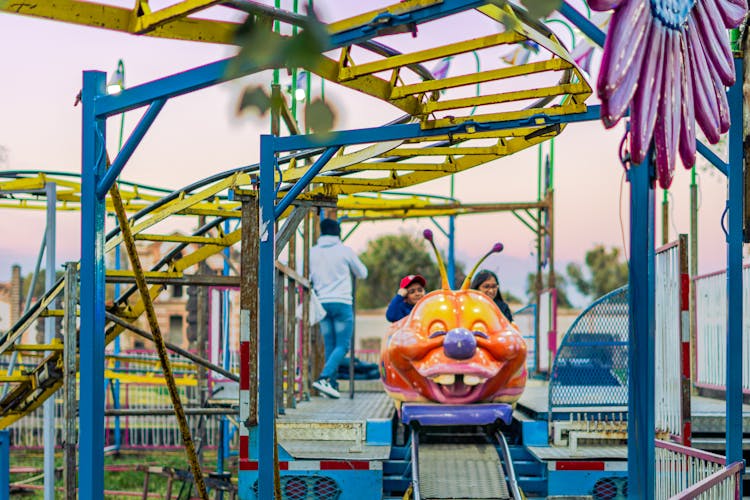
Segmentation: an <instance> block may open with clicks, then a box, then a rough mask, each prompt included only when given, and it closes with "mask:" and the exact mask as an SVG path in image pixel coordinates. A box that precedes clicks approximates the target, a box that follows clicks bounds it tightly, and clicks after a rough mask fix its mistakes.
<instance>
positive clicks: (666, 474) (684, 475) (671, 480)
mask: <svg viewBox="0 0 750 500" xmlns="http://www.w3.org/2000/svg"><path fill="white" fill-rule="evenodd" d="M655 457H656V471H655V472H656V488H655V493H656V498H659V499H667V498H669V499H671V500H687V499H693V498H700V499H702V500H704V499H705V500H714V499H716V500H728V499H732V498H734V499H736V500H739V491H740V490H739V484H740V475H741V474H742V471H743V469H744V464H743V463H742V462H736V463H733V464H730V465H727V464H726V459H725V458H724V457H722V456H721V455H716V454H714V453H708V452H705V451H701V450H696V449H694V448H688V447H686V446H682V445H678V444H675V443H669V442H666V441H660V440H656V454H655Z"/></svg>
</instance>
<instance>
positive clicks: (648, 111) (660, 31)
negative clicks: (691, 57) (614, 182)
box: [630, 23, 666, 163]
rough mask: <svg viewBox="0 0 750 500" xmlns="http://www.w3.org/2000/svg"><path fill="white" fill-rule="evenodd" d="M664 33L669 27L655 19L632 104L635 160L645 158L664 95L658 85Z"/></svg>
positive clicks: (638, 160)
mask: <svg viewBox="0 0 750 500" xmlns="http://www.w3.org/2000/svg"><path fill="white" fill-rule="evenodd" d="M665 33H666V29H665V28H664V26H662V25H661V23H652V26H651V32H650V33H649V38H648V47H647V48H646V56H645V57H644V64H643V67H642V68H641V73H640V75H639V79H638V87H637V88H636V90H635V95H634V97H633V104H632V105H631V107H630V115H631V121H630V124H631V133H630V154H631V156H632V157H633V161H634V162H635V163H642V162H643V160H644V159H645V158H646V152H647V151H648V148H649V147H650V145H651V137H652V135H653V132H654V122H655V121H656V110H657V107H658V99H659V96H660V95H661V93H660V92H659V90H658V89H660V88H661V81H662V72H663V71H662V70H663V67H662V58H663V55H664V41H665Z"/></svg>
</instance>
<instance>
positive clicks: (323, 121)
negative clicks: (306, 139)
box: [305, 98, 336, 133]
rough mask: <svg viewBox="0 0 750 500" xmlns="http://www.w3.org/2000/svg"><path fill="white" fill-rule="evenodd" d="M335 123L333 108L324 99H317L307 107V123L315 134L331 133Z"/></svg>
mask: <svg viewBox="0 0 750 500" xmlns="http://www.w3.org/2000/svg"><path fill="white" fill-rule="evenodd" d="M335 121H336V114H335V113H334V111H333V108H331V107H330V106H329V105H328V104H327V103H326V102H325V101H323V100H322V99H320V98H317V99H315V100H314V101H312V102H311V103H310V104H308V105H307V106H305V123H306V124H307V126H308V127H310V129H311V130H312V131H313V132H316V133H325V132H330V131H331V129H333V124H334V122H335Z"/></svg>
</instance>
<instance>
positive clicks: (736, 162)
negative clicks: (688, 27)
mask: <svg viewBox="0 0 750 500" xmlns="http://www.w3.org/2000/svg"><path fill="white" fill-rule="evenodd" d="M742 62H743V61H742V58H741V57H740V58H735V60H734V74H735V78H736V81H735V84H734V85H732V87H730V88H729V93H728V95H727V98H728V100H729V116H730V119H731V121H732V126H731V128H730V129H729V169H728V176H727V177H728V181H729V189H728V196H727V197H728V200H727V208H728V209H729V215H728V217H729V220H728V222H727V225H728V232H729V234H728V237H727V380H726V384H727V386H726V405H727V406H726V411H727V418H726V442H727V448H726V454H727V464H730V463H734V462H738V461H740V460H742V225H743V223H742V220H743V215H742V212H743V206H742V204H743V163H744V154H743V145H742V141H743V132H742V123H743V117H742V114H743V112H742V111H743V99H742V86H743V69H744V65H743V64H742ZM739 488H740V498H742V481H740V486H739Z"/></svg>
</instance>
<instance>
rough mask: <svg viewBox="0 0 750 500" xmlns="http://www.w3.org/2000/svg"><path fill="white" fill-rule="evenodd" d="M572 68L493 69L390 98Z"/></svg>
mask: <svg viewBox="0 0 750 500" xmlns="http://www.w3.org/2000/svg"><path fill="white" fill-rule="evenodd" d="M571 67H572V66H571V65H570V63H568V62H567V61H564V60H562V59H547V60H544V61H536V62H532V63H528V64H522V65H520V66H508V67H507V68H498V69H491V70H487V71H482V72H480V73H471V74H468V75H461V76H452V77H448V78H442V79H440V80H427V81H424V82H421V83H412V84H409V85H401V86H398V87H394V88H393V91H392V92H391V95H390V98H391V99H399V98H403V97H406V96H409V95H414V94H422V93H426V92H435V91H440V90H445V89H450V88H455V87H463V86H466V85H474V84H477V83H485V82H490V81H494V80H502V79H505V78H513V77H517V76H527V75H533V74H536V73H542V72H545V71H559V70H563V69H569V68H571Z"/></svg>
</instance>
